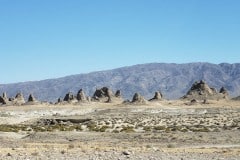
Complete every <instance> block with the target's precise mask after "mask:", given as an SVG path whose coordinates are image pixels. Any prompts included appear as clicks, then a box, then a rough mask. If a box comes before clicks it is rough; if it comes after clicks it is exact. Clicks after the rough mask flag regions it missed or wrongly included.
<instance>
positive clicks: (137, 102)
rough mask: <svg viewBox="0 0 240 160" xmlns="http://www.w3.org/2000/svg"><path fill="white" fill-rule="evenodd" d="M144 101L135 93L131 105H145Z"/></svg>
mask: <svg viewBox="0 0 240 160" xmlns="http://www.w3.org/2000/svg"><path fill="white" fill-rule="evenodd" d="M146 102H147V101H146V100H145V99H144V97H143V96H141V95H140V94H139V93H135V94H134V96H133V99H132V102H131V103H134V104H146Z"/></svg>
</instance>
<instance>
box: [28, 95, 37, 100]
mask: <svg viewBox="0 0 240 160" xmlns="http://www.w3.org/2000/svg"><path fill="white" fill-rule="evenodd" d="M35 101H36V99H35V97H34V96H33V95H32V94H30V95H29V97H28V102H35Z"/></svg>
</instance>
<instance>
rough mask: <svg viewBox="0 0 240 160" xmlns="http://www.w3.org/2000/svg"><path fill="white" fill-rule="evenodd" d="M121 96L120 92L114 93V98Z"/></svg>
mask: <svg viewBox="0 0 240 160" xmlns="http://www.w3.org/2000/svg"><path fill="white" fill-rule="evenodd" d="M121 96H122V95H121V91H120V90H117V91H116V93H115V97H117V98H118V97H121Z"/></svg>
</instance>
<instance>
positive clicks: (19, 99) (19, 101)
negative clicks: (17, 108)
mask: <svg viewBox="0 0 240 160" xmlns="http://www.w3.org/2000/svg"><path fill="white" fill-rule="evenodd" d="M24 103H25V100H24V97H23V94H22V93H17V95H16V96H15V99H14V104H16V105H22V104H24Z"/></svg>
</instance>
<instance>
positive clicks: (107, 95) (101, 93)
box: [92, 87, 113, 102]
mask: <svg viewBox="0 0 240 160" xmlns="http://www.w3.org/2000/svg"><path fill="white" fill-rule="evenodd" d="M112 96H113V94H112V91H111V90H110V89H109V88H107V87H103V88H101V89H96V91H95V93H94V94H93V97H92V98H93V100H97V101H105V102H111V101H112Z"/></svg>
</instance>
